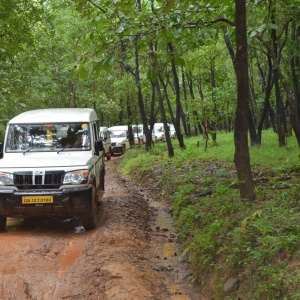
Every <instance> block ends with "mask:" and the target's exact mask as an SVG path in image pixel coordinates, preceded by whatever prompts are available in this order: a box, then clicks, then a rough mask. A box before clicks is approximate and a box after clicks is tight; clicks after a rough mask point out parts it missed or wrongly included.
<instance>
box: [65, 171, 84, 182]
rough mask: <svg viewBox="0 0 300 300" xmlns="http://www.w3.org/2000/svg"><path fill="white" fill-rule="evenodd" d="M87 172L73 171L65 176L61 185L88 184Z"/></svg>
mask: <svg viewBox="0 0 300 300" xmlns="http://www.w3.org/2000/svg"><path fill="white" fill-rule="evenodd" d="M88 178H89V171H87V170H81V171H73V172H68V173H66V174H65V177H64V182H63V184H81V183H86V182H88Z"/></svg>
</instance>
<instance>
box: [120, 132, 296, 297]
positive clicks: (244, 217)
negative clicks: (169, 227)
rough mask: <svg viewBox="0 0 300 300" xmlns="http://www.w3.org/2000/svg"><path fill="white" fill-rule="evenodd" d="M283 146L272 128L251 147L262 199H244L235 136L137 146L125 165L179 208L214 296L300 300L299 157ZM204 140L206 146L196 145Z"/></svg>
mask: <svg viewBox="0 0 300 300" xmlns="http://www.w3.org/2000/svg"><path fill="white" fill-rule="evenodd" d="M294 140H295V138H293V137H292V138H291V139H289V140H288V146H287V147H281V148H280V147H278V146H277V137H276V135H275V134H274V133H273V132H272V131H266V132H264V133H263V137H262V145H261V146H260V147H255V148H251V149H250V156H251V164H252V168H253V175H254V179H255V184H256V195H257V200H256V201H252V202H248V201H245V200H241V199H240V198H239V191H238V188H237V178H236V172H235V167H234V164H233V155H234V144H233V134H232V133H218V135H217V144H216V145H211V141H210V142H209V146H208V149H207V150H206V151H204V141H202V138H201V137H193V138H189V139H186V140H185V143H186V146H187V149H186V150H184V151H183V150H181V149H179V148H178V142H177V141H176V140H174V142H173V146H174V150H175V157H174V158H172V159H170V158H168V156H167V149H166V145H165V144H164V143H159V144H156V145H155V146H154V147H153V149H152V150H151V151H149V152H145V150H144V147H141V148H138V147H137V148H135V149H131V150H129V151H127V152H126V155H125V156H124V157H123V159H122V170H123V172H124V173H125V174H130V176H132V177H133V178H135V179H136V181H138V182H139V183H140V184H147V185H148V186H152V187H153V189H154V190H155V191H157V195H158V197H160V198H161V200H162V201H169V202H170V203H171V206H172V210H173V215H174V220H175V225H176V228H177V231H178V235H179V238H180V242H181V244H182V253H181V255H182V256H187V257H188V258H189V261H190V263H191V266H192V269H193V272H194V273H193V276H194V278H193V280H196V281H197V283H198V284H200V285H201V286H202V291H203V294H205V295H206V296H207V297H208V298H209V299H212V298H213V299H295V300H296V299H300V285H299V283H300V195H299V179H300V161H299V156H298V155H299V149H298V146H297V144H296V141H294ZM198 141H199V142H200V146H199V147H197V144H198Z"/></svg>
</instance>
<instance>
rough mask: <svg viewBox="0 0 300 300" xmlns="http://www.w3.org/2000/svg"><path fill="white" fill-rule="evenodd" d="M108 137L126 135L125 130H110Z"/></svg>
mask: <svg viewBox="0 0 300 300" xmlns="http://www.w3.org/2000/svg"><path fill="white" fill-rule="evenodd" d="M110 137H112V138H118V137H126V131H125V130H114V131H110Z"/></svg>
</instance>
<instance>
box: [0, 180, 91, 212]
mask: <svg viewBox="0 0 300 300" xmlns="http://www.w3.org/2000/svg"><path fill="white" fill-rule="evenodd" d="M23 196H27V197H30V196H52V197H53V203H34V204H22V197H23ZM92 199H93V185H91V184H88V185H83V186H79V185H76V186H68V187H67V188H64V187H62V188H60V189H58V190H17V189H15V188H11V189H9V187H0V216H7V217H14V216H15V217H20V216H24V217H26V216H66V215H70V216H74V215H81V214H83V213H86V212H88V211H89V210H90V207H91V205H92Z"/></svg>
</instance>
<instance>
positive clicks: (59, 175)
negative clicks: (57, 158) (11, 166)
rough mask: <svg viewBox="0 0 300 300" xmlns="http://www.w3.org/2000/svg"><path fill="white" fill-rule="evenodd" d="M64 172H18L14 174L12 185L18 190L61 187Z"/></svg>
mask: <svg viewBox="0 0 300 300" xmlns="http://www.w3.org/2000/svg"><path fill="white" fill-rule="evenodd" d="M64 175H65V172H64V171H45V172H42V171H41V172H40V171H38V172H18V173H14V184H15V186H17V187H18V188H22V189H30V188H45V187H47V188H55V187H58V186H60V185H62V183H63V180H64Z"/></svg>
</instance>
